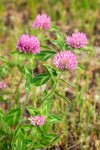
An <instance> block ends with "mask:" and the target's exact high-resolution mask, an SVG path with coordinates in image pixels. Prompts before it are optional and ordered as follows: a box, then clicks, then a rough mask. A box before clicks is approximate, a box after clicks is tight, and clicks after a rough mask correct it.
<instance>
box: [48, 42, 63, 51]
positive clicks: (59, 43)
mask: <svg viewBox="0 0 100 150" xmlns="http://www.w3.org/2000/svg"><path fill="white" fill-rule="evenodd" d="M50 41H51V43H53V44H54V45H56V46H58V47H59V48H60V49H62V50H65V42H64V41H61V40H50Z"/></svg>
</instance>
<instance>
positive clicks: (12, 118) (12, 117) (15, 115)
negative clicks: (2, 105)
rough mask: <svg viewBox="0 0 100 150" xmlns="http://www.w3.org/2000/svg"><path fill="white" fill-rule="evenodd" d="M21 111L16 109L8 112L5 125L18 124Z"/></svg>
mask: <svg viewBox="0 0 100 150" xmlns="http://www.w3.org/2000/svg"><path fill="white" fill-rule="evenodd" d="M20 115H21V109H20V108H17V109H14V110H11V111H9V112H8V114H7V116H6V123H7V124H8V125H16V124H17V123H18V122H19V119H20Z"/></svg>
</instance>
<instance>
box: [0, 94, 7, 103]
mask: <svg viewBox="0 0 100 150" xmlns="http://www.w3.org/2000/svg"><path fill="white" fill-rule="evenodd" d="M8 100H9V98H4V97H2V96H1V95H0V101H1V102H7V101H8Z"/></svg>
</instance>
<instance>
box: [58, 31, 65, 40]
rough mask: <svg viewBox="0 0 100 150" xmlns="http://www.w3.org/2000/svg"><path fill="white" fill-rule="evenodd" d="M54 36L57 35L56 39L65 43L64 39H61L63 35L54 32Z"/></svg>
mask: <svg viewBox="0 0 100 150" xmlns="http://www.w3.org/2000/svg"><path fill="white" fill-rule="evenodd" d="M56 35H57V38H58V39H59V40H61V41H63V42H64V43H65V39H64V37H63V35H62V34H61V33H60V32H59V31H56Z"/></svg>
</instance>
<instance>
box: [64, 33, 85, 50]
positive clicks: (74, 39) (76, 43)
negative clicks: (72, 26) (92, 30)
mask: <svg viewBox="0 0 100 150" xmlns="http://www.w3.org/2000/svg"><path fill="white" fill-rule="evenodd" d="M66 43H67V44H68V45H70V46H71V47H74V48H83V47H85V45H86V44H87V37H86V34H84V33H82V32H76V33H73V34H72V35H71V36H68V37H67V39H66Z"/></svg>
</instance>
